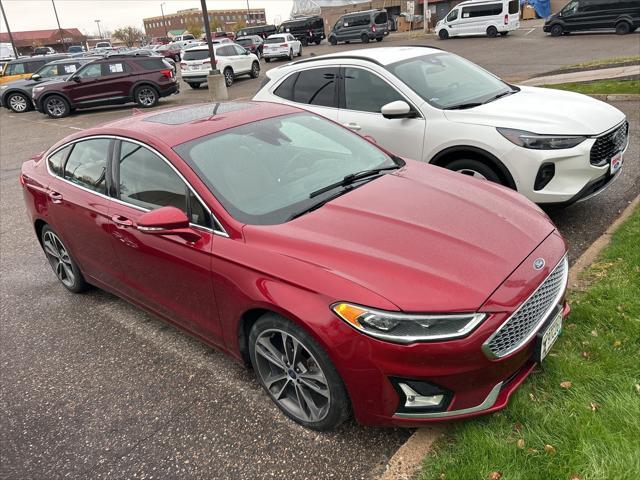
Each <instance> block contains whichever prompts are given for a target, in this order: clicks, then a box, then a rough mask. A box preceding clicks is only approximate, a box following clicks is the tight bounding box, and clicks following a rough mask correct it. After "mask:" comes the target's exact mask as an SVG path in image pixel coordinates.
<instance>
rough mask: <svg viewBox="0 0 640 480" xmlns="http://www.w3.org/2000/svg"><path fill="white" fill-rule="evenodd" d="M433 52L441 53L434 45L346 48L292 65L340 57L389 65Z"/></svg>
mask: <svg viewBox="0 0 640 480" xmlns="http://www.w3.org/2000/svg"><path fill="white" fill-rule="evenodd" d="M433 53H442V50H440V49H439V48H435V47H422V46H402V47H380V48H367V49H364V48H361V49H358V50H347V51H341V52H336V53H328V54H326V55H317V56H315V57H311V58H306V59H304V60H299V61H297V62H293V64H292V65H299V64H301V63H307V62H317V61H321V60H331V59H340V58H349V59H362V60H368V61H371V62H373V63H377V64H378V65H390V64H392V63H396V62H399V61H401V60H407V59H409V58H415V57H422V56H423V55H429V54H433ZM284 67H287V65H284Z"/></svg>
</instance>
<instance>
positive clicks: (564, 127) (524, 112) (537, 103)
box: [444, 86, 625, 135]
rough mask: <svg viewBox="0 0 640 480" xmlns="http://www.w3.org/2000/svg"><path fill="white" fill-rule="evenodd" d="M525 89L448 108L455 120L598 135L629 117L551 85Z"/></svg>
mask: <svg viewBox="0 0 640 480" xmlns="http://www.w3.org/2000/svg"><path fill="white" fill-rule="evenodd" d="M520 88H521V91H520V92H518V93H515V94H513V95H509V96H507V97H503V98H500V99H498V100H495V101H493V102H489V103H487V104H486V105H481V106H479V107H475V108H471V109H468V110H445V111H444V114H445V116H446V117H447V118H448V119H449V120H451V121H454V122H459V123H472V124H476V125H488V126H492V127H505V128H515V129H518V130H526V131H529V132H533V133H541V134H558V135H596V134H599V133H602V132H605V131H607V130H609V129H611V128H613V127H615V126H616V125H617V124H619V123H620V122H622V121H623V120H624V119H625V116H624V113H622V112H621V111H620V110H618V109H617V108H615V107H612V106H611V105H609V104H607V103H604V102H601V101H600V100H596V99H594V98H591V97H588V96H586V95H581V94H579V93H573V92H565V91H562V90H554V89H551V88H538V87H524V86H523V87H520Z"/></svg>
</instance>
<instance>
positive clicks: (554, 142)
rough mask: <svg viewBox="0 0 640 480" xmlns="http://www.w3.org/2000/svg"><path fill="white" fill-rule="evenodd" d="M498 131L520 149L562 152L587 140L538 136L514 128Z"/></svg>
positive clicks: (576, 137) (499, 129)
mask: <svg viewBox="0 0 640 480" xmlns="http://www.w3.org/2000/svg"><path fill="white" fill-rule="evenodd" d="M497 130H498V132H500V134H501V135H502V136H503V137H504V138H506V139H507V140H509V141H510V142H511V143H515V144H516V145H518V146H519V147H523V148H532V149H534V150H560V149H562V148H572V147H575V146H576V145H579V144H581V143H582V142H584V141H585V140H586V138H587V137H585V136H581V135H571V136H561V135H538V134H537V133H531V132H526V131H524V130H514V129H512V128H498V129H497Z"/></svg>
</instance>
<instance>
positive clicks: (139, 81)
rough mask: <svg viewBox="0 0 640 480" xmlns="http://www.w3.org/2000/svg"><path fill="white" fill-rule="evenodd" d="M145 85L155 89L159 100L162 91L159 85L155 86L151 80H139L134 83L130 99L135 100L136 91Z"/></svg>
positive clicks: (130, 91)
mask: <svg viewBox="0 0 640 480" xmlns="http://www.w3.org/2000/svg"><path fill="white" fill-rule="evenodd" d="M145 85H146V86H149V87H151V88H153V89H154V90H155V91H156V93H157V94H158V98H160V89H159V88H158V86H157V85H155V84H154V83H153V82H150V81H149V80H138V81H137V82H136V83H134V84H133V85H132V86H131V90H129V98H131V99H134V100H135V98H134V96H133V94H134V93H135V91H136V89H137V88H139V87H142V86H145Z"/></svg>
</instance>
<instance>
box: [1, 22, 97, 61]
mask: <svg viewBox="0 0 640 480" xmlns="http://www.w3.org/2000/svg"><path fill="white" fill-rule="evenodd" d="M60 32H61V30H58V29H57V28H53V29H51V30H29V31H26V32H11V33H12V35H13V41H14V42H16V48H17V49H18V53H19V54H20V55H29V54H30V53H31V52H33V49H34V48H36V47H52V48H53V49H54V50H56V51H58V52H66V48H69V46H71V45H84V43H85V41H86V39H87V37H85V36H84V35H83V34H82V32H80V30H78V29H77V28H63V29H62V38H61V35H60ZM63 39H64V46H63V44H62V40H63ZM9 41H10V40H9V34H8V33H7V32H0V42H9ZM65 47H66V48H65Z"/></svg>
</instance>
